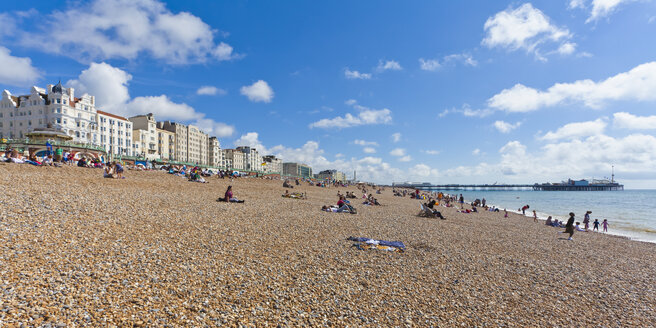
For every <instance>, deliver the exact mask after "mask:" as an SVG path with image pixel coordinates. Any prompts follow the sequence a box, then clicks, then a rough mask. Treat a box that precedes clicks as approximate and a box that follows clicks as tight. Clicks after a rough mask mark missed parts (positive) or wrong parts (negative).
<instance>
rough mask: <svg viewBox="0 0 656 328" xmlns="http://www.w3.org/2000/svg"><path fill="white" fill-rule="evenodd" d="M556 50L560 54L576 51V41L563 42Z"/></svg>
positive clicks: (569, 53)
mask: <svg viewBox="0 0 656 328" xmlns="http://www.w3.org/2000/svg"><path fill="white" fill-rule="evenodd" d="M557 51H558V53H559V54H561V55H571V54H573V53H574V51H576V43H572V42H565V43H563V44H561V45H560V47H558V50H557Z"/></svg>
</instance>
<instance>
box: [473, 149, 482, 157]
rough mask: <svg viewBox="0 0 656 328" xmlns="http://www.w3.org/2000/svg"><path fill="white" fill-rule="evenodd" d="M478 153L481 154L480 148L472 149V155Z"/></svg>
mask: <svg viewBox="0 0 656 328" xmlns="http://www.w3.org/2000/svg"><path fill="white" fill-rule="evenodd" d="M480 154H481V150H480V149H478V148H476V149H474V150H472V155H474V156H478V155H480Z"/></svg>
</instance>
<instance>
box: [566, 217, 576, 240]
mask: <svg viewBox="0 0 656 328" xmlns="http://www.w3.org/2000/svg"><path fill="white" fill-rule="evenodd" d="M565 233H569V238H567V240H573V239H572V236H574V213H573V212H569V219H568V220H567V224H566V225H565Z"/></svg>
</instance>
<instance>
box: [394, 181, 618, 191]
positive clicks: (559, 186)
mask: <svg viewBox="0 0 656 328" xmlns="http://www.w3.org/2000/svg"><path fill="white" fill-rule="evenodd" d="M570 181H571V180H570ZM583 181H585V180H581V181H571V182H572V183H535V184H442V185H440V184H435V185H434V184H430V183H393V184H392V187H398V188H412V189H420V190H535V191H618V190H624V185H622V184H619V183H617V182H609V183H584V182H583ZM585 182H587V181H585Z"/></svg>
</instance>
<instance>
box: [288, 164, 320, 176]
mask: <svg viewBox="0 0 656 328" xmlns="http://www.w3.org/2000/svg"><path fill="white" fill-rule="evenodd" d="M282 171H283V174H285V175H291V176H295V177H301V178H313V177H314V176H313V175H312V168H311V167H310V166H309V165H306V164H299V163H293V162H288V163H282Z"/></svg>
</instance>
